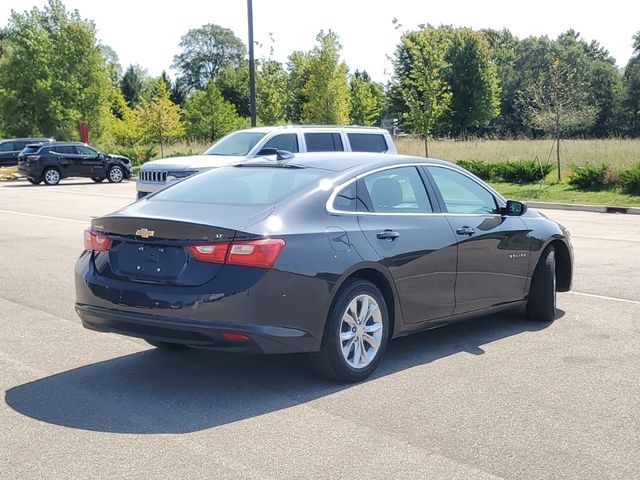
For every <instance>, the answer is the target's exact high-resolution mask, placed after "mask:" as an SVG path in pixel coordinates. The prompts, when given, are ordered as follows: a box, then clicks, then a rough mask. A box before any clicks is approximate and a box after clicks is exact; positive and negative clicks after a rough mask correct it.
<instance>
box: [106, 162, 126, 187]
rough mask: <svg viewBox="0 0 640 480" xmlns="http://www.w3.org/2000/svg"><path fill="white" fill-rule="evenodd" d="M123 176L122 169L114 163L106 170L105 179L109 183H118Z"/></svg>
mask: <svg viewBox="0 0 640 480" xmlns="http://www.w3.org/2000/svg"><path fill="white" fill-rule="evenodd" d="M123 178H124V170H123V168H122V167H120V166H118V165H114V166H113V167H111V168H110V169H109V171H108V172H107V179H108V180H109V182H110V183H120V182H121V181H122V179H123Z"/></svg>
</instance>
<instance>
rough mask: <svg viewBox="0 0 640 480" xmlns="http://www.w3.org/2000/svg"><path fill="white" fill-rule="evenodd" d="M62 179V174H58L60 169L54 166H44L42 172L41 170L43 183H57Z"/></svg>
mask: <svg viewBox="0 0 640 480" xmlns="http://www.w3.org/2000/svg"><path fill="white" fill-rule="evenodd" d="M61 179H62V175H60V170H58V169H57V168H54V167H49V168H45V170H44V172H42V180H43V181H44V183H45V185H57V184H59V183H60V180H61Z"/></svg>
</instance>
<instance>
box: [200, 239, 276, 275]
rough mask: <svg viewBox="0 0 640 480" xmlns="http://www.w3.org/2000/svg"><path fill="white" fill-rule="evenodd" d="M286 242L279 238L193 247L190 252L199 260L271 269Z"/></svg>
mask: <svg viewBox="0 0 640 480" xmlns="http://www.w3.org/2000/svg"><path fill="white" fill-rule="evenodd" d="M284 245H285V241H284V240H282V239H279V238H266V239H263V240H249V241H243V242H232V243H210V244H206V245H191V246H190V247H189V252H191V254H192V255H193V256H194V257H195V258H196V259H198V260H200V261H203V262H212V263H228V264H231V265H243V266H246V267H261V268H270V267H271V266H272V265H273V264H274V263H275V261H276V259H277V258H278V256H279V255H280V251H281V250H282V248H283V247H284Z"/></svg>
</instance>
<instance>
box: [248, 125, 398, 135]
mask: <svg viewBox="0 0 640 480" xmlns="http://www.w3.org/2000/svg"><path fill="white" fill-rule="evenodd" d="M287 130H289V131H296V130H333V131H340V130H347V131H348V130H353V131H364V132H366V131H370V132H386V131H387V130H385V129H384V128H380V127H362V126H358V125H279V126H274V127H254V128H245V129H243V130H238V131H237V132H255V133H264V134H267V133H271V132H277V131H284V132H286V131H287ZM237 132H236V133H237Z"/></svg>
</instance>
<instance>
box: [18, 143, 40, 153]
mask: <svg viewBox="0 0 640 480" xmlns="http://www.w3.org/2000/svg"><path fill="white" fill-rule="evenodd" d="M40 148H41V145H29V146H28V147H26V148H25V149H24V150H23V151H22V153H23V154H24V155H29V154H31V153H36V152H37V151H38V150H40Z"/></svg>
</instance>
